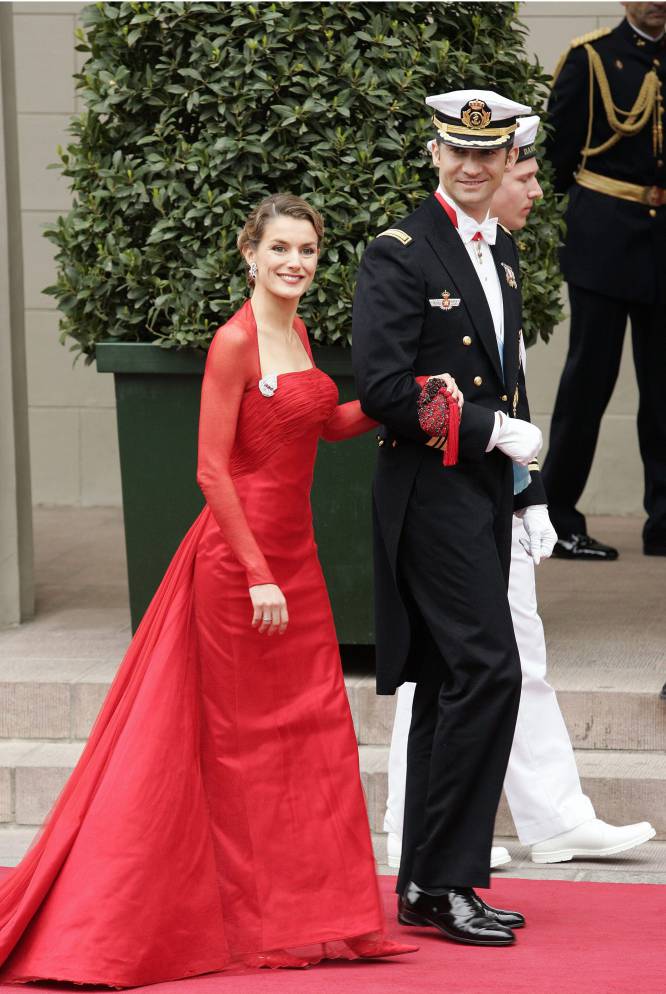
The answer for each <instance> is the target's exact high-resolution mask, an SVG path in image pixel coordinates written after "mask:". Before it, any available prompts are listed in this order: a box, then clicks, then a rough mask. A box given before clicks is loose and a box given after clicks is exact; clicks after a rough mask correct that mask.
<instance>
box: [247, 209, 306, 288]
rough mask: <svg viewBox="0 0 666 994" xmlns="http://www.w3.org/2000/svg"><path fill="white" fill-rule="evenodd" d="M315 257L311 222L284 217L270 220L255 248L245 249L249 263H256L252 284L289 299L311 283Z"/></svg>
mask: <svg viewBox="0 0 666 994" xmlns="http://www.w3.org/2000/svg"><path fill="white" fill-rule="evenodd" d="M318 259H319V246H318V240H317V232H316V231H315V229H314V227H313V226H312V224H311V223H310V221H306V220H303V219H301V218H295V217H287V216H283V217H276V218H273V219H272V220H271V221H269V222H268V224H267V225H266V227H265V229H264V234H263V237H262V239H261V241H260V242H259V244H258V245H257V247H256V248H248V249H246V251H245V260H246V262H247V263H248V265H250V264H251V263H253V262H254V263H256V266H257V276H256V279H255V286H256V287H261V288H262V289H264V290H267V291H268V292H269V293H272V294H274V295H275V296H276V297H283V298H285V299H291V300H293V299H294V298H295V299H298V298H299V297H301V296H302V295H303V294H304V293H305V291H306V290H307V289H308V287H309V286H310V284H311V283H312V280H313V279H314V274H315V271H316V269H317V262H318Z"/></svg>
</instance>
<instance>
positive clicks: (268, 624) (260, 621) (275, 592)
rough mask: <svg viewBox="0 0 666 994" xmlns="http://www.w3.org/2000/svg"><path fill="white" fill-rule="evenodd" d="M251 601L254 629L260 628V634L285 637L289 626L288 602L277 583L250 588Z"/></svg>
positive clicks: (261, 584)
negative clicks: (276, 634)
mask: <svg viewBox="0 0 666 994" xmlns="http://www.w3.org/2000/svg"><path fill="white" fill-rule="evenodd" d="M250 600H251V601H252V607H253V608H254V614H253V615H252V627H253V628H257V627H258V628H259V634H260V635H263V634H264V632H267V633H268V635H275V633H276V632H278V634H279V635H284V633H285V632H286V630H287V625H288V624H289V615H288V613H287V601H286V600H285V596H284V594H283V593H282V591H281V590H280V588H279V587H278V586H277V585H276V584H275V583H260V584H257V586H255V587H250Z"/></svg>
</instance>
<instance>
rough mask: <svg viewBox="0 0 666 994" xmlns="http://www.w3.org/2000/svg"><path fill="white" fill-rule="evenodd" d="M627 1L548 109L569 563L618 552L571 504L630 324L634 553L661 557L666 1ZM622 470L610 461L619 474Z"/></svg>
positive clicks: (568, 69) (558, 412)
mask: <svg viewBox="0 0 666 994" xmlns="http://www.w3.org/2000/svg"><path fill="white" fill-rule="evenodd" d="M625 7H626V8H627V19H626V20H624V21H622V23H621V24H619V25H618V26H617V27H616V28H614V29H613V30H611V29H609V28H604V29H602V30H600V31H595V32H592V33H591V34H589V35H585V36H584V37H582V38H578V39H576V40H575V41H574V42H573V44H572V45H571V48H570V49H569V50H568V52H567V53H565V56H564V57H563V58H562V60H561V62H560V67H558V69H557V70H556V72H555V76H554V80H553V90H552V94H551V98H550V102H549V105H548V109H549V121H550V124H551V126H552V128H553V131H552V134H551V135H550V138H549V139H548V142H547V147H546V152H547V155H548V156H549V158H550V160H551V162H552V163H553V165H554V167H555V176H556V189H557V190H558V191H559V192H560V193H568V194H569V205H568V209H567V214H566V222H567V234H566V239H565V244H564V247H563V249H562V252H561V265H562V272H563V273H564V277H565V279H566V280H567V283H568V284H569V299H570V302H571V339H570V345H569V353H568V356H567V360H566V365H565V367H564V371H563V373H562V379H561V381H560V386H559V391H558V394H557V400H556V403H555V411H554V414H553V419H552V423H551V430H550V448H549V451H548V456H547V459H546V461H545V464H544V467H543V474H542V475H543V482H544V485H545V487H546V492H547V494H548V499H549V508H550V513H551V517H552V520H553V524H554V526H555V528H556V530H557V533H558V537H559V542H558V544H557V545H556V547H555V552H554V555H559V556H560V557H562V558H568V559H578V560H608V559H615V558H617V550H616V549H613V548H611V547H610V546H606V545H602V544H601V543H599V542H597V541H595V540H594V539H592V538H590V537H589V536H588V535H587V528H586V524H585V518H584V516H583V515H582V514H581V513H580V511H578V510H577V509H576V504H577V502H578V500H579V498H580V496H581V494H582V492H583V489H584V487H585V484H586V482H587V478H588V475H589V471H590V467H591V465H592V459H593V457H594V450H595V447H596V443H597V437H598V433H599V426H600V423H601V418H602V415H603V413H604V411H605V409H606V405H607V404H608V401H609V399H610V396H611V394H612V392H613V388H614V386H615V382H616V379H617V374H618V369H619V365H620V358H621V353H622V343H623V339H624V334H625V328H626V324H627V318H629V319H630V320H631V329H632V338H633V351H634V362H635V366H636V376H637V379H638V387H639V391H640V407H639V411H638V436H639V442H640V450H641V456H642V459H643V465H644V469H645V509H646V511H647V514H648V519H647V522H646V524H645V528H644V531H643V543H644V551H645V553H646V554H647V555H666V400H665V396H666V395H665V393H664V375H665V373H666V168H665V166H664V161H665V159H666V155H665V153H664V134H663V129H664V120H663V117H664V114H663V100H662V85H663V82H664V74H665V71H666V44H665V41H664V35H663V28H664V22H666V5H664V4H640V3H627V4H625ZM645 8H649V10H648V11H647V12H646V10H645ZM641 25H642V26H641ZM651 34H652V35H656V37H651V36H650V35H651ZM622 464H623V462H622V459H618V472H622Z"/></svg>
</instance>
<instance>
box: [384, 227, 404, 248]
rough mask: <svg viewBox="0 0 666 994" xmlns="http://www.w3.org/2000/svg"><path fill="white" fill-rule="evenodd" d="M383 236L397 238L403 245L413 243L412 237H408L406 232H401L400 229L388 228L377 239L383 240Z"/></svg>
mask: <svg viewBox="0 0 666 994" xmlns="http://www.w3.org/2000/svg"><path fill="white" fill-rule="evenodd" d="M382 235H388V237H389V238H395V239H396V241H399V242H400V244H401V245H409V243H410V242H411V241H412V236H411V235H408V234H407V232H406V231H401V230H400V228H387V229H386V231H380V232H379V234H378V235H377V238H381V237H382Z"/></svg>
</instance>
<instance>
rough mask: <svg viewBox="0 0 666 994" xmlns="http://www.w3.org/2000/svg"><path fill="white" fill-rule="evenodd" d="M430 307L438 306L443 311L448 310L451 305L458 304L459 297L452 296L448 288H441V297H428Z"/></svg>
mask: <svg viewBox="0 0 666 994" xmlns="http://www.w3.org/2000/svg"><path fill="white" fill-rule="evenodd" d="M430 306H431V307H440V308H441V309H442V310H443V311H450V310H451V308H452V307H459V306H460V297H452V296H451V294H450V293H449V291H448V290H442V296H441V297H432V298H431V299H430Z"/></svg>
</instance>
